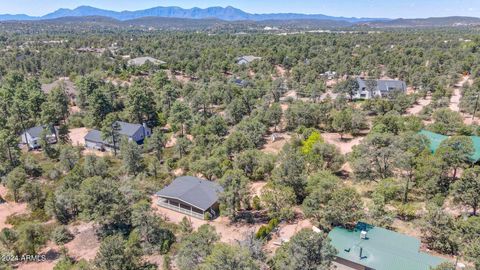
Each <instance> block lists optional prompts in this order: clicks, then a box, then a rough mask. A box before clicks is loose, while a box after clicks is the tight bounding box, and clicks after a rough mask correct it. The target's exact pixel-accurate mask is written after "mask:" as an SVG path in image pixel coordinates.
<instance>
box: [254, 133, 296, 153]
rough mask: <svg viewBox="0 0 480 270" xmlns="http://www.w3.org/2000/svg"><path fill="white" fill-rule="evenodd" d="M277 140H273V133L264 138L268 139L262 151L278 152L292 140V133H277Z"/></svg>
mask: <svg viewBox="0 0 480 270" xmlns="http://www.w3.org/2000/svg"><path fill="white" fill-rule="evenodd" d="M276 136H277V137H276V138H275V140H272V135H267V136H265V137H264V139H265V140H266V141H267V143H266V144H265V145H263V148H262V149H261V151H262V152H264V153H268V154H278V153H279V152H280V151H281V150H282V148H283V146H284V145H285V144H286V143H288V142H289V141H290V139H291V138H292V136H291V135H289V134H287V133H276Z"/></svg>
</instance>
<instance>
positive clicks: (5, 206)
mask: <svg viewBox="0 0 480 270" xmlns="http://www.w3.org/2000/svg"><path fill="white" fill-rule="evenodd" d="M6 195H7V188H6V187H4V186H2V185H0V196H1V197H2V198H3V199H5V197H6ZM26 213H28V209H27V204H26V203H16V202H8V201H7V202H5V203H0V230H2V229H3V228H11V226H10V225H9V224H6V221H7V218H8V217H9V216H11V215H21V214H26Z"/></svg>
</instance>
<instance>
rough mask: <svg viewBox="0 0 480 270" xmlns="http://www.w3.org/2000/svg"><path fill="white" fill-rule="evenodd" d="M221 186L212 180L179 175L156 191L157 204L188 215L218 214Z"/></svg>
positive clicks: (199, 216) (196, 216) (201, 217)
mask: <svg viewBox="0 0 480 270" xmlns="http://www.w3.org/2000/svg"><path fill="white" fill-rule="evenodd" d="M221 192H223V188H222V187H221V186H220V185H218V184H217V183H214V182H212V181H208V180H204V179H200V178H197V177H193V176H181V177H178V178H176V179H175V180H174V181H173V182H172V183H171V184H170V185H168V186H166V187H165V188H164V189H162V190H160V191H159V192H157V193H156V194H155V195H156V196H157V197H158V201H157V204H158V205H160V206H161V207H164V208H168V209H171V210H174V211H177V212H180V213H183V214H187V215H189V216H192V217H195V218H199V219H204V218H205V214H206V213H210V214H211V216H212V217H216V216H218V209H219V207H218V206H219V203H218V198H219V194H220V193H221Z"/></svg>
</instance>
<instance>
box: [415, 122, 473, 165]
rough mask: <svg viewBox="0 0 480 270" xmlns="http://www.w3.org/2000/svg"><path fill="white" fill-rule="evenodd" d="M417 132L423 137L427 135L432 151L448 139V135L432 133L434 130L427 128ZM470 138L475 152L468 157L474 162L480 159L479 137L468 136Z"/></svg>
mask: <svg viewBox="0 0 480 270" xmlns="http://www.w3.org/2000/svg"><path fill="white" fill-rule="evenodd" d="M419 134H422V135H424V136H425V137H427V138H428V139H429V140H430V147H429V148H430V151H432V153H435V151H437V149H438V148H439V147H440V144H441V143H442V142H443V141H444V140H446V139H448V136H445V135H442V134H438V133H434V132H431V131H428V130H421V131H420V132H419ZM470 138H471V139H472V142H473V148H474V149H475V152H474V153H473V155H472V156H471V157H470V159H471V160H472V161H473V162H475V163H476V162H478V161H479V160H480V137H479V136H470Z"/></svg>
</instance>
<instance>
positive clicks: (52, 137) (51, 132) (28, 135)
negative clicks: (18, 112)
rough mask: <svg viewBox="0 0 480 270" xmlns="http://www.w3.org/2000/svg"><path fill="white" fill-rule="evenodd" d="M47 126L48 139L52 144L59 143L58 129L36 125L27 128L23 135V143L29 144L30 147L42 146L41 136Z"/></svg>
mask: <svg viewBox="0 0 480 270" xmlns="http://www.w3.org/2000/svg"><path fill="white" fill-rule="evenodd" d="M45 128H47V129H48V130H47V133H46V139H47V142H48V143H50V144H53V143H57V131H56V129H55V128H54V127H51V128H48V127H46V126H36V127H32V128H29V129H27V130H25V131H24V132H23V133H22V135H21V140H22V143H23V144H26V145H28V148H30V149H37V148H39V147H40V138H41V136H42V132H43V130H44V129H45Z"/></svg>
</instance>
